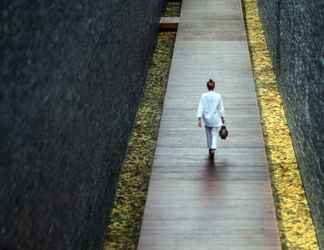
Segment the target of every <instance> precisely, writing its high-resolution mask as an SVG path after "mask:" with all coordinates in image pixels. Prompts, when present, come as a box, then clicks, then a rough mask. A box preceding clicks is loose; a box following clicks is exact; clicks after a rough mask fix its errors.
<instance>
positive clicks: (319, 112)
mask: <svg viewBox="0 0 324 250" xmlns="http://www.w3.org/2000/svg"><path fill="white" fill-rule="evenodd" d="M278 1H279V3H278ZM258 3H259V7H260V11H261V16H262V19H263V23H264V27H265V29H266V36H267V40H268V45H269V49H270V51H271V52H272V56H273V62H274V65H275V69H276V71H277V72H276V73H277V77H278V80H279V81H278V82H279V88H280V91H281V94H282V95H283V97H284V105H285V111H286V114H287V119H288V124H289V127H290V130H291V133H292V137H293V143H294V148H295V151H296V155H297V160H298V163H299V166H300V170H301V174H302V179H303V183H304V186H305V189H306V193H307V197H308V200H309V202H310V206H311V210H312V214H313V218H314V222H315V224H316V228H317V235H318V238H319V242H320V245H321V249H324V122H323V118H324V43H323V41H324V2H323V1H322V0H300V1H293V0H272V1H269V0H258ZM274 17H276V18H274Z"/></svg>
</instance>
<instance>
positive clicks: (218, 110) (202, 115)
mask: <svg viewBox="0 0 324 250" xmlns="http://www.w3.org/2000/svg"><path fill="white" fill-rule="evenodd" d="M207 89H208V92H206V93H203V94H202V95H201V97H200V101H199V105H198V111H197V117H198V127H200V128H201V127H202V121H201V120H203V123H204V126H205V129H206V136H207V146H208V149H209V159H213V158H214V154H215V150H216V148H217V137H218V131H219V129H220V127H221V126H222V125H223V124H224V123H225V120H224V104H223V99H222V96H221V94H219V93H217V92H215V91H214V89H215V82H214V81H213V80H212V79H209V81H208V82H207Z"/></svg>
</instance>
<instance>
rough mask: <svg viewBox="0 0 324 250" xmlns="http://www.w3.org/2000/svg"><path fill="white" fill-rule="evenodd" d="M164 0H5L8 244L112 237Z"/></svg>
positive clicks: (19, 248)
mask: <svg viewBox="0 0 324 250" xmlns="http://www.w3.org/2000/svg"><path fill="white" fill-rule="evenodd" d="M161 5H162V3H161V1H160V0H80V1H76V0H69V1H62V0H53V1H27V0H4V1H2V2H1V6H0V53H1V54H0V55H1V68H0V112H1V119H0V141H1V143H0V249H2V250H47V249H53V250H54V249H55V250H70V249H73V250H83V249H85V250H92V249H100V248H101V247H102V242H103V239H104V238H105V228H106V225H107V223H108V221H109V215H110V210H111V207H112V203H113V198H114V193H115V187H116V183H117V180H118V176H119V172H120V166H121V163H122V161H123V159H124V155H125V152H126V148H127V142H128V136H129V134H130V131H131V129H132V126H133V121H134V117H135V114H136V111H137V106H138V103H139V99H140V97H141V95H142V87H143V84H144V80H145V77H146V72H147V68H148V65H149V62H150V57H151V53H152V48H153V46H154V42H155V38H156V33H157V31H158V21H159V19H158V18H159V16H160V10H161Z"/></svg>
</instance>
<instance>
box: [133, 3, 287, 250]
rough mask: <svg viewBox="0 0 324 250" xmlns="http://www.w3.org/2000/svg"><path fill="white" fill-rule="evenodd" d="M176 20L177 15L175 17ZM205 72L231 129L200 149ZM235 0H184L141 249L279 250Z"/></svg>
mask: <svg viewBox="0 0 324 250" xmlns="http://www.w3.org/2000/svg"><path fill="white" fill-rule="evenodd" d="M178 21H179V20H178ZM209 78H213V79H215V80H216V84H217V85H216V86H217V90H218V91H219V92H221V93H222V95H223V97H224V102H225V111H226V116H225V119H226V121H227V125H228V127H229V130H230V137H229V138H228V139H227V140H226V141H220V142H219V148H218V149H217V151H216V158H215V160H214V161H209V160H208V157H207V149H206V141H205V140H206V139H205V132H204V130H203V129H199V128H197V120H196V116H195V115H196V109H197V104H198V100H199V97H200V94H201V93H202V92H204V91H206V86H205V83H206V81H207V80H208V79H209ZM260 123H261V122H260V115H259V108H258V105H257V99H256V94H255V85H254V80H253V76H252V72H251V64H250V57H249V50H248V45H247V41H246V33H245V27H244V23H243V16H242V9H241V2H240V0H183V2H182V10H181V18H180V21H179V24H178V32H177V38H176V44H175V49H174V54H173V59H172V65H171V70H170V75H169V81H168V87H167V93H166V97H165V102H164V108H163V115H162V119H161V124H160V130H159V138H158V142H157V148H156V152H155V158H154V164H153V170H152V175H151V179H150V184H149V191H148V196H147V202H146V207H145V212H144V219H143V224H142V229H141V236H140V240H139V245H138V249H139V250H166V249H168V250H215V249H217V250H280V249H281V246H280V239H279V233H278V228H277V222H276V217H275V210H274V204H273V197H272V190H271V185H270V180H269V172H268V165H267V161H266V154H265V149H264V141H263V137H262V129H261V126H260Z"/></svg>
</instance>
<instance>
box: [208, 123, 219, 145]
mask: <svg viewBox="0 0 324 250" xmlns="http://www.w3.org/2000/svg"><path fill="white" fill-rule="evenodd" d="M205 129H206V137H207V147H208V148H209V149H212V150H215V149H216V148H217V138H218V131H219V127H205Z"/></svg>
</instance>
